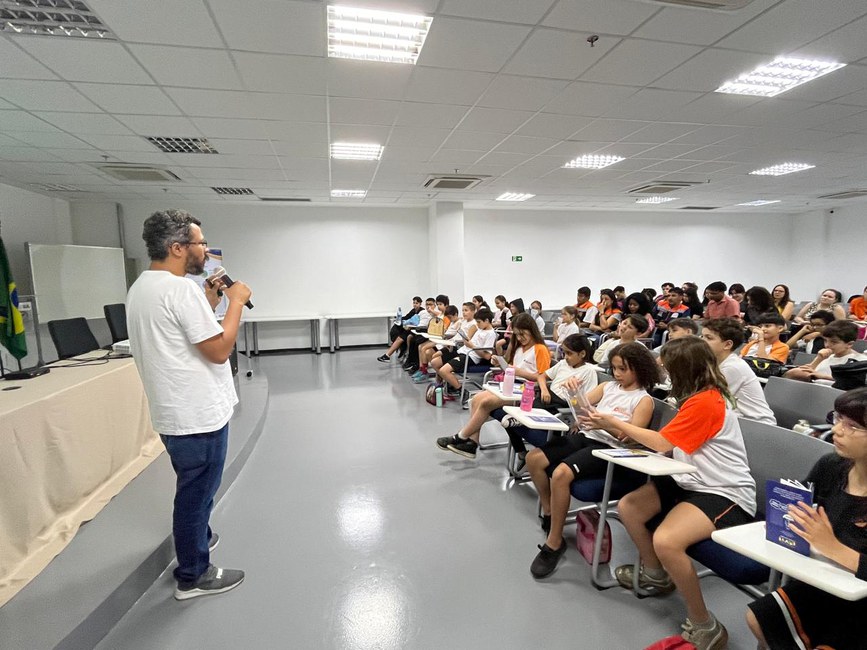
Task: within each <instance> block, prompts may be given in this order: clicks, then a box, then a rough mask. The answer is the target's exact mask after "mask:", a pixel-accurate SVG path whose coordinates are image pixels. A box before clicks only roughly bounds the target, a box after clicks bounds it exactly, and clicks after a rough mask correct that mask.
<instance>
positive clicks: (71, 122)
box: [34, 112, 132, 135]
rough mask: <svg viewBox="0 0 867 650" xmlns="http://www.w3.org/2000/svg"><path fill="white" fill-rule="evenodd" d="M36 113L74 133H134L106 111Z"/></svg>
mask: <svg viewBox="0 0 867 650" xmlns="http://www.w3.org/2000/svg"><path fill="white" fill-rule="evenodd" d="M34 115H36V116H37V117H40V118H42V119H43V120H45V121H46V122H49V123H51V124H53V125H54V126H56V127H58V128H60V129H63V130H64V131H68V132H69V133H72V134H74V135H78V134H82V133H105V134H109V135H132V131H130V130H129V129H128V128H127V127H126V126H124V125H123V124H121V123H120V122H118V121H117V120H116V119H114V118H113V117H111V116H110V115H105V114H104V113H53V112H36V113H34Z"/></svg>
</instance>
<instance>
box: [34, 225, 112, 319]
mask: <svg viewBox="0 0 867 650" xmlns="http://www.w3.org/2000/svg"><path fill="white" fill-rule="evenodd" d="M27 252H28V255H29V257H30V277H31V278H32V280H33V294H34V295H35V296H36V309H37V312H36V313H37V315H38V316H39V320H40V321H41V322H43V323H47V322H48V321H51V320H58V319H61V318H78V317H80V316H83V317H84V318H105V314H104V312H103V310H102V307H103V305H110V304H113V303H118V302H126V271H125V270H124V260H123V249H122V248H105V247H102V246H68V245H53V244H31V243H29V242H28V244H27Z"/></svg>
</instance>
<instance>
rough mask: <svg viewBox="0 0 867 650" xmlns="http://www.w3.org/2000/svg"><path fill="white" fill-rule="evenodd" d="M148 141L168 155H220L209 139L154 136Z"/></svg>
mask: <svg viewBox="0 0 867 650" xmlns="http://www.w3.org/2000/svg"><path fill="white" fill-rule="evenodd" d="M146 140H147V141H148V142H150V143H151V144H152V145H153V146H155V147H156V148H157V149H159V150H160V151H164V152H166V153H220V152H219V151H217V150H216V149H214V147H213V145H211V143H210V142H208V139H207V138H170V137H166V136H160V135H154V136H149V137H148V138H146Z"/></svg>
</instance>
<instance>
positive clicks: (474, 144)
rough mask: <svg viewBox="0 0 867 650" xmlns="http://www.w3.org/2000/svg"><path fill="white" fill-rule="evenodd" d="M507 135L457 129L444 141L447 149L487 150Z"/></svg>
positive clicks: (444, 146)
mask: <svg viewBox="0 0 867 650" xmlns="http://www.w3.org/2000/svg"><path fill="white" fill-rule="evenodd" d="M505 138H506V135H505V134H504V133H487V132H484V131H455V132H454V133H453V134H452V135H451V137H449V138H448V139H447V140H446V141H445V142H444V143H443V148H445V149H461V150H463V151H476V152H479V153H481V152H485V151H490V150H491V149H493V148H494V147H496V146H497V145H498V144H500V143H501V142H502V141H503V140H504V139H505Z"/></svg>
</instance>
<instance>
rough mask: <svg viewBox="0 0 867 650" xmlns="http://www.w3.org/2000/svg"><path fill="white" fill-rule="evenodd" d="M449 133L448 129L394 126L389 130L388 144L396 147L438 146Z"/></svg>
mask: <svg viewBox="0 0 867 650" xmlns="http://www.w3.org/2000/svg"><path fill="white" fill-rule="evenodd" d="M450 133H451V131H450V130H449V129H425V128H412V127H406V126H396V127H394V128H393V129H392V130H391V135H390V136H389V138H388V144H389V146H391V145H396V146H400V147H403V146H407V147H409V146H420V147H427V146H437V147H438V146H439V145H441V144H442V143H443V142H444V141H445V139H446V138H447V137H449V134H450Z"/></svg>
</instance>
